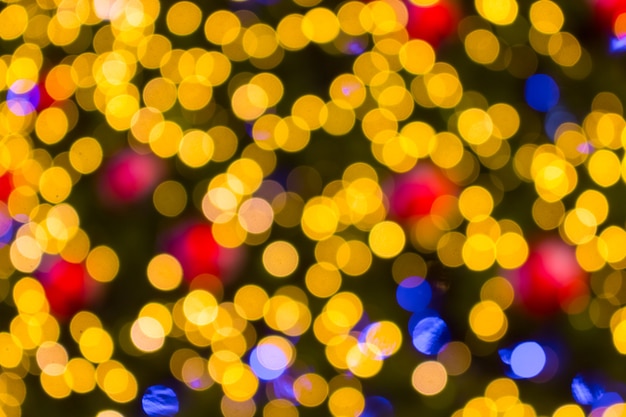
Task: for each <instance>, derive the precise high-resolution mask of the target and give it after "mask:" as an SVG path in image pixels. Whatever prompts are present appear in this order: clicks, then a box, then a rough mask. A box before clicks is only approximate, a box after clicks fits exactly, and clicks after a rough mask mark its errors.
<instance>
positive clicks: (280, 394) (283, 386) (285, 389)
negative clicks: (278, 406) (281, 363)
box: [268, 373, 296, 403]
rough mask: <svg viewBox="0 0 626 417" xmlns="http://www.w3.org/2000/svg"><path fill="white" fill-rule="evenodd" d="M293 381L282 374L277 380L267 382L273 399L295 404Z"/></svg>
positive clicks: (287, 375)
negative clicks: (281, 399)
mask: <svg viewBox="0 0 626 417" xmlns="http://www.w3.org/2000/svg"><path fill="white" fill-rule="evenodd" d="M293 381H294V379H293V378H292V377H291V376H290V375H289V374H288V373H283V374H282V375H281V376H279V377H278V378H276V379H274V380H272V381H269V385H268V386H269V387H271V389H272V391H273V396H274V397H276V398H283V399H285V400H289V401H291V402H293V403H295V402H296V395H295V394H294V392H293Z"/></svg>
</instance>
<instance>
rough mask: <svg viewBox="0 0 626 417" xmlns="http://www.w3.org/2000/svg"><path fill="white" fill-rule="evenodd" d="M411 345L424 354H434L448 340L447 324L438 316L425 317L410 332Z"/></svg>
mask: <svg viewBox="0 0 626 417" xmlns="http://www.w3.org/2000/svg"><path fill="white" fill-rule="evenodd" d="M412 338H413V346H415V349H417V350H418V352H420V353H423V354H424V355H436V354H437V353H438V352H439V351H440V350H441V348H442V347H443V346H444V345H445V344H446V343H448V342H449V341H450V331H449V330H448V325H447V324H446V322H445V321H443V319H441V318H440V317H426V318H424V319H422V320H420V321H419V323H417V325H416V326H415V328H414V329H413V332H412Z"/></svg>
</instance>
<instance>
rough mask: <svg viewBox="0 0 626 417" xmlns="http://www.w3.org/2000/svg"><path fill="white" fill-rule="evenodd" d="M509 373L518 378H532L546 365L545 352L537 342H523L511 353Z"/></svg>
mask: <svg viewBox="0 0 626 417" xmlns="http://www.w3.org/2000/svg"><path fill="white" fill-rule="evenodd" d="M510 361H511V371H513V373H514V374H515V375H517V376H518V377H520V378H532V377H535V376H537V375H539V373H540V372H541V371H542V370H543V367H544V366H545V365H546V352H545V351H544V350H543V348H542V347H541V345H540V344H539V343H537V342H523V343H520V344H519V345H517V346H515V348H514V349H513V351H512V352H511V358H510Z"/></svg>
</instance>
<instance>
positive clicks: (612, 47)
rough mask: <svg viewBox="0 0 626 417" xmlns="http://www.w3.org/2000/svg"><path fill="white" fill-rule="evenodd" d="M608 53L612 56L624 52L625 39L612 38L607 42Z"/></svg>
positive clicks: (625, 47) (625, 49)
mask: <svg viewBox="0 0 626 417" xmlns="http://www.w3.org/2000/svg"><path fill="white" fill-rule="evenodd" d="M609 52H610V53H612V54H617V53H622V52H626V37H622V38H618V37H617V36H612V37H611V40H610V41H609Z"/></svg>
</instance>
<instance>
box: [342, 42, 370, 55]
mask: <svg viewBox="0 0 626 417" xmlns="http://www.w3.org/2000/svg"><path fill="white" fill-rule="evenodd" d="M366 47H367V41H364V40H360V39H353V40H351V41H350V42H348V43H347V44H345V45H344V46H343V48H342V51H343V52H344V53H346V54H349V55H360V54H362V53H363V52H364V51H365V48H366Z"/></svg>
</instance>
